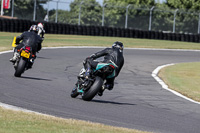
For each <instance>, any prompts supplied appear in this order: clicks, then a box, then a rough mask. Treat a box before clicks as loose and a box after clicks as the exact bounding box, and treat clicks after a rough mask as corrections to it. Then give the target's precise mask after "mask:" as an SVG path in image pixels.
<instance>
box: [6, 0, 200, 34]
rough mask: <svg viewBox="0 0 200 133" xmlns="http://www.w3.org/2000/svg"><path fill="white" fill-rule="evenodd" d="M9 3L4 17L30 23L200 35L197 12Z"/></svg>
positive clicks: (47, 1) (55, 0)
mask: <svg viewBox="0 0 200 133" xmlns="http://www.w3.org/2000/svg"><path fill="white" fill-rule="evenodd" d="M28 1H31V2H29V5H28V9H27V7H24V8H23V6H24V5H23V4H24V3H23V2H25V1H21V2H19V1H14V0H12V2H11V3H12V4H11V5H12V6H11V8H10V10H9V11H7V12H5V13H4V15H8V16H12V17H17V18H19V19H26V20H33V21H47V22H55V23H65V24H74V25H87V26H88V25H90V26H106V27H119V28H129V29H138V30H145V31H162V32H167V33H168V32H171V33H187V34H190V33H191V34H199V33H200V12H198V11H189V10H182V9H170V8H164V7H162V8H161V7H155V6H152V7H144V6H135V5H125V6H117V5H114V4H111V3H104V4H99V3H95V4H92V3H91V4H88V3H86V2H84V1H81V2H80V3H74V2H66V0H65V1H64V0H28Z"/></svg>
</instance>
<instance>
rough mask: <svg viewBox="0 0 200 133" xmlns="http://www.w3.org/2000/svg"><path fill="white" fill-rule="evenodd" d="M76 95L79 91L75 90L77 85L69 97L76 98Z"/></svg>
mask: <svg viewBox="0 0 200 133" xmlns="http://www.w3.org/2000/svg"><path fill="white" fill-rule="evenodd" d="M78 95H79V93H78V92H77V86H75V87H74V88H73V90H72V92H71V97H72V98H76V97H77V96H78Z"/></svg>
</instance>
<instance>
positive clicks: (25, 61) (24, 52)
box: [14, 46, 35, 77]
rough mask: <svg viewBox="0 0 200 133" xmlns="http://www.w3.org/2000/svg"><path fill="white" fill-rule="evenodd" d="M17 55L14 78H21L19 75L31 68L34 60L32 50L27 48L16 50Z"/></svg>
mask: <svg viewBox="0 0 200 133" xmlns="http://www.w3.org/2000/svg"><path fill="white" fill-rule="evenodd" d="M18 53H19V55H18V56H17V60H16V62H15V63H14V68H15V74H14V75H15V77H21V74H22V73H24V71H25V70H28V69H30V68H32V65H33V62H34V59H35V55H34V54H33V53H32V48H31V47H29V46H24V47H22V48H21V49H20V50H18Z"/></svg>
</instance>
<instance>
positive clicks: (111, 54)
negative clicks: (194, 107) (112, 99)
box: [83, 42, 124, 96]
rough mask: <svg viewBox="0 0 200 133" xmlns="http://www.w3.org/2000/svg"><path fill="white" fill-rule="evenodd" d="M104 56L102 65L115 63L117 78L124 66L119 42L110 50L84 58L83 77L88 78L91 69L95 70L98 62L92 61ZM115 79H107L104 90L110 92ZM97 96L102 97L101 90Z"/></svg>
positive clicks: (121, 47)
mask: <svg viewBox="0 0 200 133" xmlns="http://www.w3.org/2000/svg"><path fill="white" fill-rule="evenodd" d="M102 56H104V60H103V63H111V62H113V63H115V65H116V66H117V67H116V72H115V77H117V76H118V74H119V72H120V70H121V68H122V67H123V65H124V57H123V43H121V42H115V43H114V44H113V45H112V48H106V49H104V50H102V51H99V52H97V53H95V54H92V55H91V56H90V57H88V58H86V60H85V61H84V62H83V65H84V67H85V70H86V73H85V77H86V78H89V76H90V75H91V73H92V68H94V69H95V68H96V66H97V65H98V63H99V62H98V61H94V60H95V59H97V58H99V57H102ZM115 77H113V78H107V79H106V83H105V89H108V90H112V89H113V87H114V80H115ZM98 95H99V96H102V95H103V90H102V91H101V92H99V93H98Z"/></svg>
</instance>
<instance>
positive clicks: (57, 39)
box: [0, 32, 200, 51]
mask: <svg viewBox="0 0 200 133" xmlns="http://www.w3.org/2000/svg"><path fill="white" fill-rule="evenodd" d="M20 34H21V33H9V32H0V40H1V43H0V50H1V51H3V50H11V49H12V47H11V44H12V40H13V37H14V36H18V35H20ZM115 41H121V42H123V43H124V46H125V48H126V47H127V48H162V49H200V45H199V44H198V43H188V42H178V41H163V40H148V39H135V38H119V37H99V36H77V35H56V34H45V40H44V42H43V47H55V46H105V47H110V46H111V45H112V44H113V42H115Z"/></svg>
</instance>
